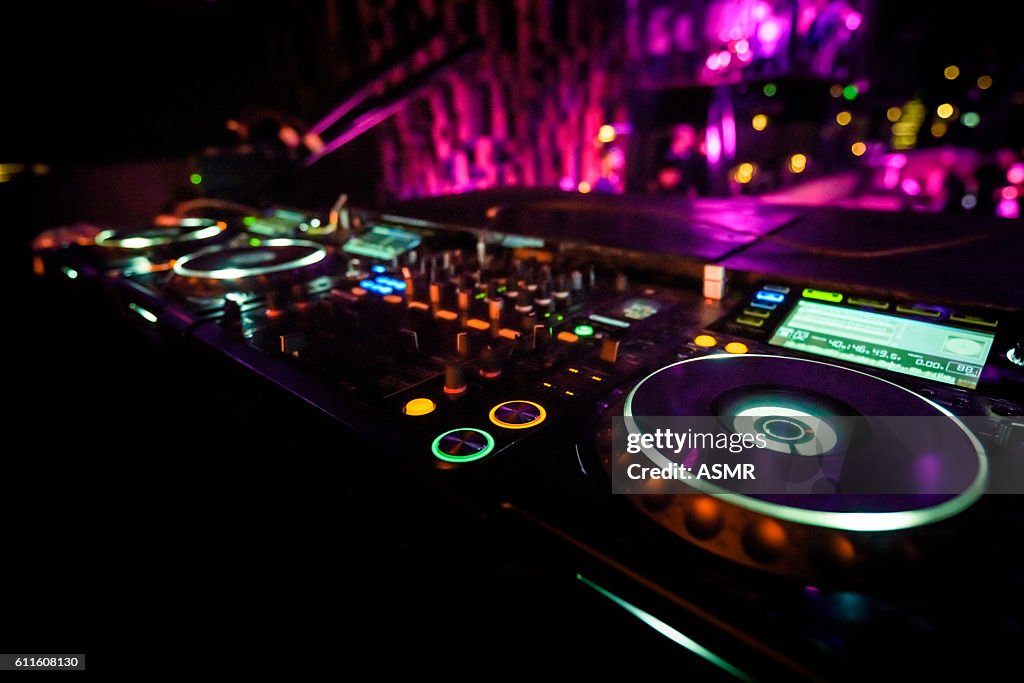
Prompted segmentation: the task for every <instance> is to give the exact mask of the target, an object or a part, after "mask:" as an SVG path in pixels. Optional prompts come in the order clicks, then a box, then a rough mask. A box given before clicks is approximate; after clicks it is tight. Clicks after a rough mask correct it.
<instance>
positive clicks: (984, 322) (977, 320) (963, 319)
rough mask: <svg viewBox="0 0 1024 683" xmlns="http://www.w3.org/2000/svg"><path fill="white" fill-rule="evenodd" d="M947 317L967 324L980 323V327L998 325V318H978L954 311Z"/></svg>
mask: <svg viewBox="0 0 1024 683" xmlns="http://www.w3.org/2000/svg"><path fill="white" fill-rule="evenodd" d="M949 319H950V320H952V321H953V322H955V323H967V324H968V325H981V326H982V327H999V321H998V320H991V319H988V318H979V317H978V316H976V315H960V314H957V313H954V314H953V315H951V316H949Z"/></svg>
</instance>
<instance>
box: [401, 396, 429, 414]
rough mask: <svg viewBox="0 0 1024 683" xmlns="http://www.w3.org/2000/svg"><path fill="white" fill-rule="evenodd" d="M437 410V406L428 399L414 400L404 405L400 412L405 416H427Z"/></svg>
mask: <svg viewBox="0 0 1024 683" xmlns="http://www.w3.org/2000/svg"><path fill="white" fill-rule="evenodd" d="M435 408H437V404H436V403H434V402H433V401H431V400H430V399H429V398H414V399H413V400H411V401H409V402H408V403H406V404H405V407H404V408H402V412H403V413H405V414H406V415H414V416H415V415H429V414H430V413H432V412H434V409H435Z"/></svg>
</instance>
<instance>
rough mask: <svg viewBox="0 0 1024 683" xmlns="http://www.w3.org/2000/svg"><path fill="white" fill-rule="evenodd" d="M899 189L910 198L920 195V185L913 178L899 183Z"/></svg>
mask: <svg viewBox="0 0 1024 683" xmlns="http://www.w3.org/2000/svg"><path fill="white" fill-rule="evenodd" d="M900 188H901V189H902V190H903V191H904V192H905V193H907V194H909V195H910V196H911V197H916V196H917V195H919V194H921V183H919V182H918V181H917V180H915V179H914V178H904V179H903V182H902V183H900Z"/></svg>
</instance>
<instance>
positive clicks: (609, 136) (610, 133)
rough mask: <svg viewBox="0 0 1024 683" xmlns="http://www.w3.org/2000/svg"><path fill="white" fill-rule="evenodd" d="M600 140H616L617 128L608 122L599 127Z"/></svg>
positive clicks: (598, 136)
mask: <svg viewBox="0 0 1024 683" xmlns="http://www.w3.org/2000/svg"><path fill="white" fill-rule="evenodd" d="M597 139H598V141H599V142H615V128H614V127H613V126H610V125H608V124H607V123H606V124H604V125H603V126H601V127H600V128H598V129H597Z"/></svg>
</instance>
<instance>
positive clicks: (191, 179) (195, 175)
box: [188, 173, 203, 185]
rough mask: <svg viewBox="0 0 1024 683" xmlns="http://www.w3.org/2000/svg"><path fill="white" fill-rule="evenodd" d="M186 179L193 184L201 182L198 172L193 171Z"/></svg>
mask: <svg viewBox="0 0 1024 683" xmlns="http://www.w3.org/2000/svg"><path fill="white" fill-rule="evenodd" d="M188 181H189V182H190V183H192V184H193V185H199V184H200V183H202V182H203V176H201V175H199V174H198V173H193V174H192V175H190V176H189V177H188Z"/></svg>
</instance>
